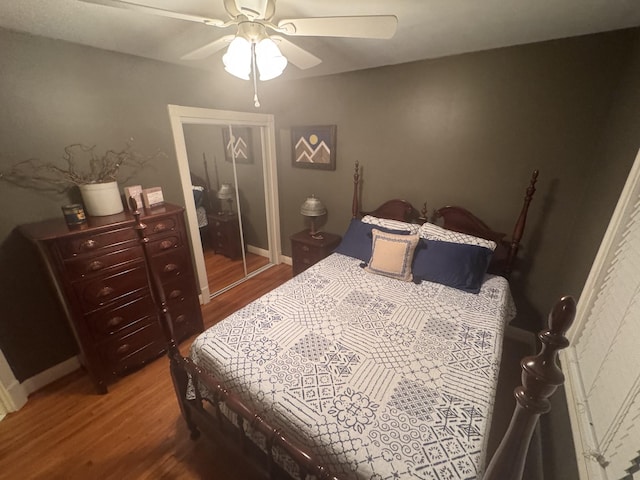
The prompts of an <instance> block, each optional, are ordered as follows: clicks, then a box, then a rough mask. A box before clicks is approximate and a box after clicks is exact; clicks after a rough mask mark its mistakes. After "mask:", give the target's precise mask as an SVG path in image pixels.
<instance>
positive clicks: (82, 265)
mask: <svg viewBox="0 0 640 480" xmlns="http://www.w3.org/2000/svg"><path fill="white" fill-rule="evenodd" d="M142 258H143V253H142V247H141V246H140V245H135V246H133V247H129V248H125V249H117V250H113V251H107V252H104V253H102V254H101V255H99V256H91V255H83V256H81V257H76V258H73V259H70V260H65V262H64V266H65V269H66V271H67V273H68V274H69V278H70V279H71V280H72V281H74V280H78V279H81V278H84V277H86V276H88V275H94V274H98V273H100V272H102V271H103V270H105V269H107V268H111V267H115V266H118V265H122V264H125V263H127V262H132V261H135V260H142Z"/></svg>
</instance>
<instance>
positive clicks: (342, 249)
mask: <svg viewBox="0 0 640 480" xmlns="http://www.w3.org/2000/svg"><path fill="white" fill-rule="evenodd" d="M374 228H376V227H375V225H372V224H368V223H363V222H362V221H361V220H359V219H357V218H354V219H352V220H351V223H350V224H349V228H348V229H347V231H346V232H345V234H344V236H343V237H342V241H341V242H340V245H338V247H337V248H336V249H335V250H334V252H336V253H341V254H343V255H347V256H349V257H353V258H358V259H360V260H362V261H363V262H367V263H368V262H369V260H370V259H371V242H372V239H373V236H372V234H371V231H372V230H373V229H374ZM377 228H379V229H380V230H382V231H386V232H389V233H397V234H400V235H408V234H409V232H406V231H399V230H388V229H386V228H382V227H377Z"/></svg>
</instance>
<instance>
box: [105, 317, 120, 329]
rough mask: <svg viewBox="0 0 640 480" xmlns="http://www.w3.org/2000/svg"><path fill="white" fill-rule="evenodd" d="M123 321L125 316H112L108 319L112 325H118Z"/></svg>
mask: <svg viewBox="0 0 640 480" xmlns="http://www.w3.org/2000/svg"><path fill="white" fill-rule="evenodd" d="M122 322H124V317H112V318H110V319H109V320H108V321H107V325H109V326H110V327H117V326H118V325H120V324H121V323H122Z"/></svg>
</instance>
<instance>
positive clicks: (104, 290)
mask: <svg viewBox="0 0 640 480" xmlns="http://www.w3.org/2000/svg"><path fill="white" fill-rule="evenodd" d="M115 291H116V289H115V288H113V287H102V288H101V289H100V290H98V294H97V295H96V297H98V298H104V297H108V296H109V295H111V294H112V293H113V292H115Z"/></svg>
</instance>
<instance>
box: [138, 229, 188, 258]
mask: <svg viewBox="0 0 640 480" xmlns="http://www.w3.org/2000/svg"><path fill="white" fill-rule="evenodd" d="M183 245H185V242H184V239H183V238H182V235H181V234H180V232H174V233H171V234H170V235H167V236H165V237H162V238H159V239H158V240H153V241H150V242H149V243H148V244H147V247H148V251H149V253H150V254H151V255H156V254H158V253H163V252H168V251H170V250H175V249H178V248H180V247H182V246H183Z"/></svg>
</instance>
